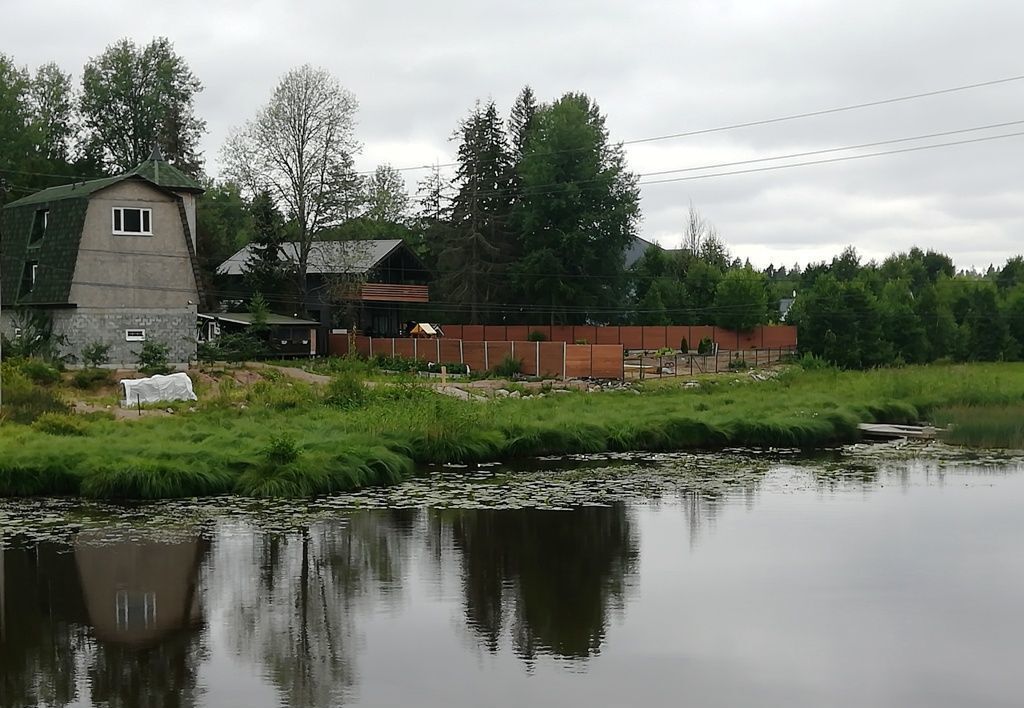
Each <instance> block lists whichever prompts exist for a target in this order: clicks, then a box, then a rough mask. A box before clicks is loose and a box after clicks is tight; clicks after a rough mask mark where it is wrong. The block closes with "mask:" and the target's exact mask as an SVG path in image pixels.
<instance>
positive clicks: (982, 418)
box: [934, 403, 1024, 449]
mask: <svg viewBox="0 0 1024 708" xmlns="http://www.w3.org/2000/svg"><path fill="white" fill-rule="evenodd" d="M934 420H935V424H936V425H938V426H940V427H943V428H945V431H944V432H943V433H942V439H943V440H944V441H946V442H948V443H951V444H953V445H963V446H965V447H995V448H1014V449H1024V403H1016V404H1010V405H999V406H950V407H948V408H942V409H939V410H937V411H936V412H935V415H934Z"/></svg>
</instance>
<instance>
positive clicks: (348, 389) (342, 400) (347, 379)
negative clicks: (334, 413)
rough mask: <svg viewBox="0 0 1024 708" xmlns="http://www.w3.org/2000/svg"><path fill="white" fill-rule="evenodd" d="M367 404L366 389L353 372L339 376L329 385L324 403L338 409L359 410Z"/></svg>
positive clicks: (325, 392)
mask: <svg viewBox="0 0 1024 708" xmlns="http://www.w3.org/2000/svg"><path fill="white" fill-rule="evenodd" d="M365 402H366V387H365V386H363V381H362V379H361V378H359V376H357V375H356V374H355V373H353V372H351V371H346V372H343V373H340V374H338V375H337V376H335V377H334V378H333V379H331V382H330V383H329V384H327V389H326V390H325V391H324V403H326V404H328V405H330V406H336V407H338V408H358V407H359V406H361V405H363V403H365Z"/></svg>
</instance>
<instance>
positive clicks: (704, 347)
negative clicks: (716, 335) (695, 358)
mask: <svg viewBox="0 0 1024 708" xmlns="http://www.w3.org/2000/svg"><path fill="white" fill-rule="evenodd" d="M697 353H698V354H701V355H705V354H714V353H715V342H714V340H713V339H711V337H704V338H703V339H701V340H700V343H699V344H698V345H697Z"/></svg>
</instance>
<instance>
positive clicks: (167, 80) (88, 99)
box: [79, 37, 206, 176]
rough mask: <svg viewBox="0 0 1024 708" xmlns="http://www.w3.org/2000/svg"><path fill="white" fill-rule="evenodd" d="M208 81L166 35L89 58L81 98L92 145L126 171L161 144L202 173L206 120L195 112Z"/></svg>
mask: <svg viewBox="0 0 1024 708" xmlns="http://www.w3.org/2000/svg"><path fill="white" fill-rule="evenodd" d="M201 90H202V84H201V83H200V81H199V79H198V78H196V76H195V74H193V73H192V70H191V69H190V68H189V66H188V64H187V63H186V62H185V59H184V58H183V57H181V56H180V55H179V54H178V53H176V52H175V51H174V46H173V45H172V44H171V41H170V40H169V39H167V38H166V37H157V38H156V39H154V40H153V41H151V42H150V43H149V44H147V45H145V46H144V47H138V46H137V45H136V44H135V43H134V42H132V41H131V40H129V39H122V40H120V41H119V42H117V43H115V44H112V45H111V46H109V47H107V49H106V51H104V52H103V54H101V55H99V56H98V57H94V58H92V59H90V60H89V62H88V63H87V64H86V65H85V69H84V71H83V74H82V92H81V96H80V99H79V110H80V112H81V117H82V124H83V128H84V129H85V134H86V139H85V142H86V148H87V149H91V150H94V151H96V152H97V153H98V154H99V155H101V156H102V159H103V161H104V163H105V164H106V165H107V167H108V169H110V170H111V171H113V172H126V171H128V170H130V169H132V168H133V167H135V166H136V165H138V164H139V163H141V162H142V161H143V160H145V159H146V157H147V156H148V155H149V154H150V152H151V151H152V149H153V145H154V144H155V145H158V146H159V147H160V151H161V152H162V153H163V155H164V157H165V159H167V160H168V161H169V162H171V163H172V164H174V165H175V166H176V167H178V168H180V169H181V170H183V171H184V172H186V173H188V174H190V175H192V176H197V175H198V174H199V173H200V170H201V167H202V158H201V156H200V154H199V138H200V137H201V136H202V134H203V131H204V130H205V129H206V122H205V121H203V120H202V119H200V118H198V117H197V116H196V115H195V97H196V94H198V93H199V92H200V91H201Z"/></svg>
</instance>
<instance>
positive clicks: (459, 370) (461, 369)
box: [425, 361, 469, 374]
mask: <svg viewBox="0 0 1024 708" xmlns="http://www.w3.org/2000/svg"><path fill="white" fill-rule="evenodd" d="M442 366H443V367H444V369H445V371H446V372H448V373H449V374H468V373H469V366H467V365H466V364H460V363H459V362H457V361H450V362H442V363H440V364H427V368H426V369H425V370H426V371H431V372H433V373H435V374H439V373H441V367H442Z"/></svg>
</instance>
